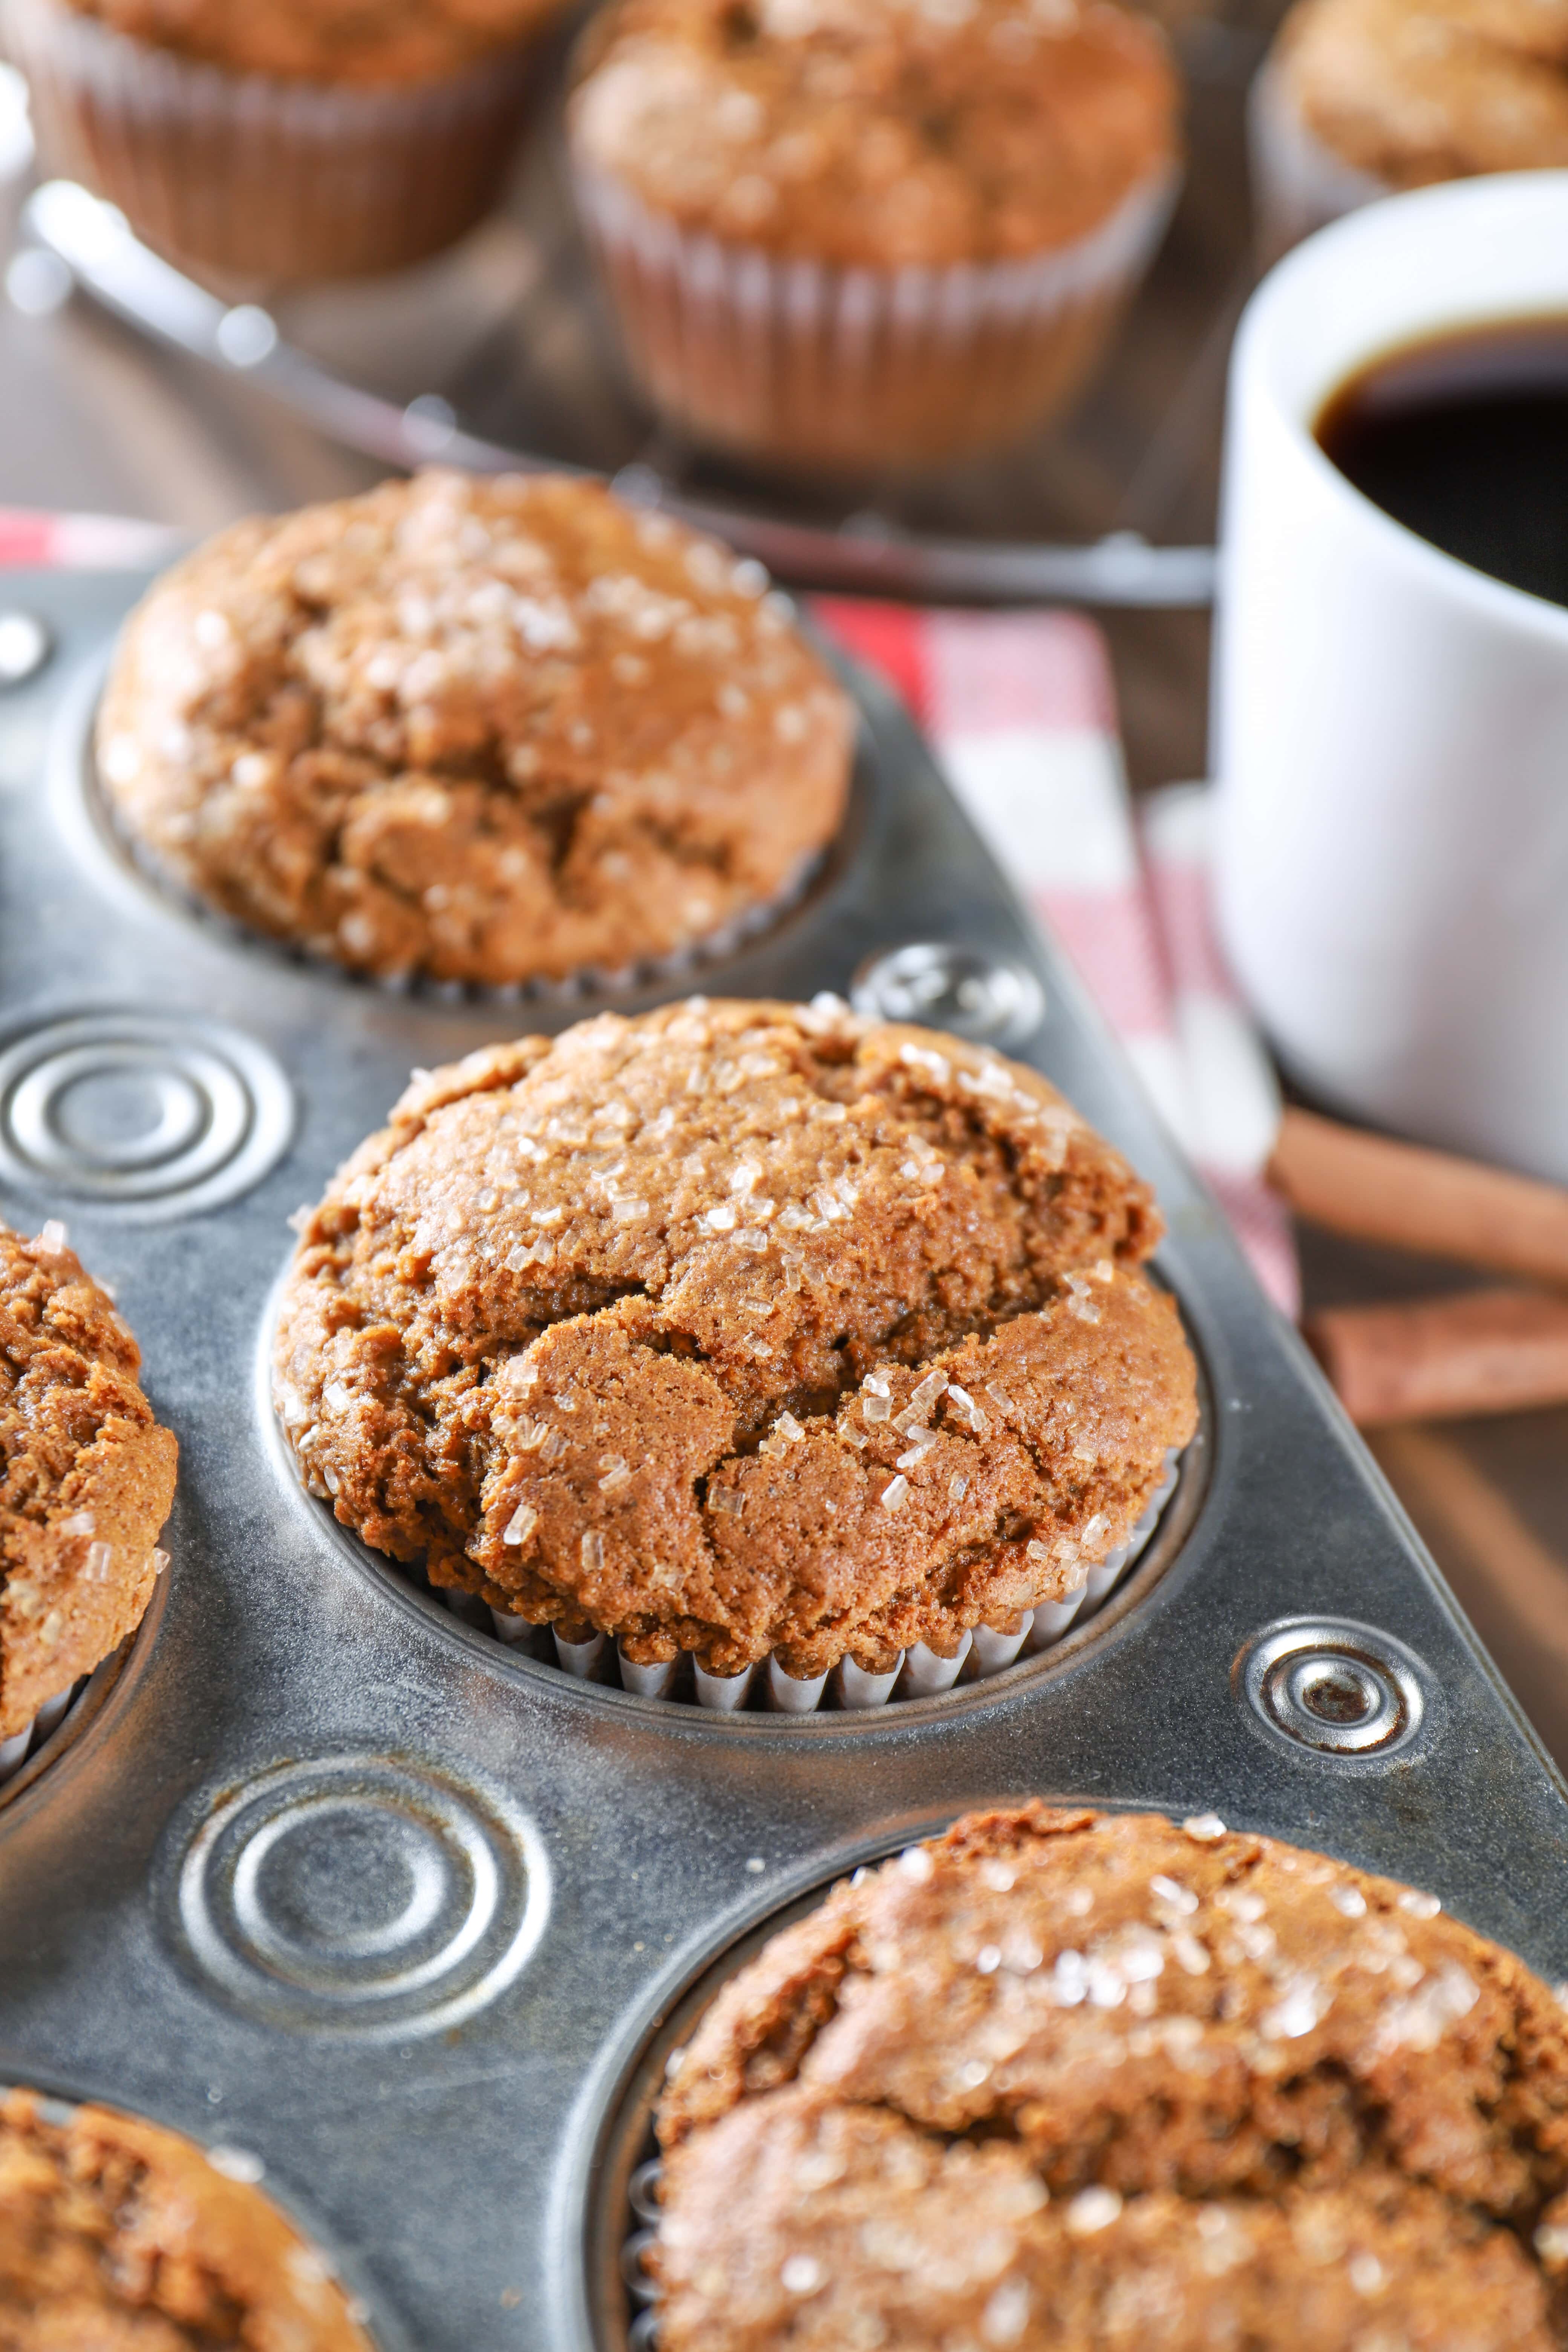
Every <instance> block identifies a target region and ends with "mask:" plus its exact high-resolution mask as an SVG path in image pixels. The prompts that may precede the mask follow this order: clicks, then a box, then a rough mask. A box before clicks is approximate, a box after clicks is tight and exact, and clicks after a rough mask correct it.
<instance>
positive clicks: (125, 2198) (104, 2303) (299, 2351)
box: [0, 2089, 371, 2352]
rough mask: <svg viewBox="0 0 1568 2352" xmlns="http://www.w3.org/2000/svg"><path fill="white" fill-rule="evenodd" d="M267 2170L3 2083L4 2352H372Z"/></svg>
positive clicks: (136, 2120)
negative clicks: (262, 2178)
mask: <svg viewBox="0 0 1568 2352" xmlns="http://www.w3.org/2000/svg"><path fill="white" fill-rule="evenodd" d="M260 2171H261V2167H260V2165H259V2163H258V2161H257V2159H256V2158H254V2157H251V2156H248V2155H247V2153H245V2152H244V2151H241V2150H237V2149H232V2148H230V2149H225V2148H221V2147H215V2148H214V2149H212V2150H211V2152H210V2154H209V2153H208V2151H206V2150H205V2149H203V2148H200V2147H196V2146H195V2144H194V2142H192V2141H190V2140H186V2139H183V2138H182V2137H180V2136H179V2134H178V2133H176V2132H171V2131H164V2130H163V2129H161V2128H160V2127H159V2126H156V2125H154V2124H149V2123H145V2122H143V2121H142V2119H141V2118H140V2117H139V2116H127V2115H121V2114H119V2113H117V2112H116V2111H115V2110H114V2109H112V2108H110V2107H100V2106H65V2105H62V2104H61V2103H60V2102H59V2101H58V2100H55V2099H47V2098H41V2097H40V2096H39V2095H37V2093H36V2092H33V2091H28V2090H10V2091H6V2090H3V2089H0V2352H220V2347H232V2352H241V2347H244V2352H371V2345H370V2339H369V2337H368V2336H366V2334H365V2332H364V2330H363V2327H362V2326H360V2324H359V2318H358V2316H357V2315H356V2307H355V2305H354V2304H353V2300H352V2299H351V2298H350V2297H349V2296H348V2295H347V2294H345V2293H344V2292H343V2289H342V2286H341V2285H340V2284H338V2282H337V2280H336V2279H335V2278H334V2277H333V2275H332V2272H331V2266H330V2264H329V2263H327V2261H326V2260H325V2258H324V2257H323V2256H322V2255H321V2253H320V2252H318V2251H317V2250H316V2248H315V2247H314V2246H311V2245H310V2244H308V2243H307V2242H305V2240H304V2239H302V2238H301V2237H300V2235H299V2233H298V2232H297V2231H295V2230H294V2228H293V2227H292V2226H291V2224H290V2223H289V2222H288V2221H285V2220H284V2218H283V2215H282V2214H281V2213H280V2212H279V2210H278V2209H277V2207H276V2206H275V2205H274V2204H273V2203H272V2201H271V2200H270V2199H269V2198H268V2197H266V2196H265V2195H263V2193H262V2192H261V2190H260V2189H258V2188H256V2187H255V2186H253V2185H252V2184H253V2183H254V2181H255V2180H256V2179H258V2177H259V2175H260Z"/></svg>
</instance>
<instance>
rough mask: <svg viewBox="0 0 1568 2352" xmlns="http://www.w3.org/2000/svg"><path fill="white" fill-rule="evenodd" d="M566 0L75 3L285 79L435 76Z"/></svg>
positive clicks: (106, 21)
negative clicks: (238, 3) (240, 3)
mask: <svg viewBox="0 0 1568 2352" xmlns="http://www.w3.org/2000/svg"><path fill="white" fill-rule="evenodd" d="M561 4H562V0H242V5H237V0H68V5H70V6H71V7H73V8H74V9H75V10H76V11H77V13H78V15H79V16H94V17H96V18H97V19H98V21H99V22H100V24H102V25H107V26H109V27H110V29H111V30H112V31H114V32H117V33H127V34H129V35H131V37H132V38H133V39H135V40H139V41H152V42H154V43H156V44H157V46H158V47H160V48H166V49H174V50H177V51H178V52H179V54H180V55H181V56H182V57H187V58H198V59H200V60H202V61H203V62H205V64H208V65H216V66H226V67H227V68H228V69H229V70H230V71H231V72H234V73H259V74H271V75H274V76H276V77H277V78H278V79H280V80H285V81H324V82H352V83H360V84H368V85H375V84H378V83H379V84H396V83H407V82H420V81H431V80H437V79H441V78H442V77H444V76H446V75H448V74H454V73H458V72H460V71H461V70H462V68H464V67H465V66H468V65H472V64H474V63H476V62H477V61H479V60H480V59H482V58H486V57H489V55H491V54H492V52H494V51H495V50H497V49H500V48H504V47H507V46H508V45H509V44H510V43H511V42H513V41H517V40H520V39H522V38H523V37H526V36H527V35H528V34H530V33H531V32H533V31H534V29H535V28H536V26H539V25H541V24H542V23H543V22H544V21H545V20H546V19H547V18H549V17H551V16H556V15H558V14H559V13H560V8H561Z"/></svg>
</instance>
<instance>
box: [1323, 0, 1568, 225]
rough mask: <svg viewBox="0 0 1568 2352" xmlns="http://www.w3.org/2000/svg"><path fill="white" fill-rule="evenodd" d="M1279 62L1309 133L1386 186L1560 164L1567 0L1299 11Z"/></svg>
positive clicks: (1433, 0) (1566, 159) (1354, 1)
mask: <svg viewBox="0 0 1568 2352" xmlns="http://www.w3.org/2000/svg"><path fill="white" fill-rule="evenodd" d="M1277 54H1278V56H1279V70H1280V72H1281V74H1282V76H1283V80H1284V87H1285V88H1286V89H1287V90H1288V91H1289V94H1290V96H1291V97H1292V98H1293V99H1294V100H1295V102H1296V106H1297V108H1298V110H1299V111H1300V115H1301V117H1302V120H1303V121H1305V123H1306V124H1307V127H1308V129H1309V130H1310V131H1313V132H1315V133H1316V135H1317V137H1318V138H1319V139H1321V141H1322V142H1323V143H1324V144H1325V145H1326V146H1328V147H1331V148H1332V149H1333V151H1334V152H1335V153H1336V154H1338V155H1340V156H1341V157H1342V158H1343V160H1344V161H1345V162H1346V163H1352V164H1354V165H1355V166H1356V168H1357V169H1358V170H1360V171H1363V172H1368V173H1372V174H1373V177H1374V178H1376V179H1379V180H1382V181H1384V183H1385V184H1387V185H1389V186H1391V187H1398V188H1413V187H1419V186H1422V185H1425V184H1427V183H1429V182H1432V181H1435V180H1453V179H1461V178H1463V177H1465V176H1466V175H1467V174H1468V173H1476V172H1515V171H1527V170H1541V169H1547V168H1550V167H1561V166H1563V165H1564V164H1568V5H1565V0H1302V5H1299V6H1298V7H1297V8H1295V9H1294V10H1293V11H1292V12H1291V14H1290V16H1289V17H1288V18H1287V19H1286V22H1285V26H1284V29H1283V31H1282V33H1281V36H1280V41H1279V50H1278V53H1277Z"/></svg>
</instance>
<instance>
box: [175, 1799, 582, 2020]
mask: <svg viewBox="0 0 1568 2352" xmlns="http://www.w3.org/2000/svg"><path fill="white" fill-rule="evenodd" d="M548 1885H549V1881H548V1870H547V1866H546V1864H545V1861H544V1857H543V1853H542V1850H541V1848H540V1847H539V1844H538V1841H537V1839H536V1837H535V1836H534V1833H533V1832H532V1831H531V1828H530V1826H529V1825H528V1823H527V1822H524V1821H523V1819H522V1818H521V1815H520V1814H518V1813H517V1812H516V1811H514V1809H513V1808H512V1807H511V1805H510V1803H509V1802H508V1801H506V1800H505V1799H504V1798H502V1797H500V1796H498V1795H495V1794H492V1793H489V1792H485V1791H481V1790H477V1789H475V1788H473V1787H471V1786H469V1785H468V1784H466V1783H464V1782H461V1781H459V1780H457V1779H456V1778H455V1777H454V1776H453V1775H451V1774H450V1773H448V1772H447V1771H445V1770H444V1769H441V1768H440V1767H439V1766H437V1765H434V1764H428V1763H419V1764H413V1763H409V1762H407V1761H405V1760H403V1759H395V1758H392V1757H384V1756H374V1755H344V1756H328V1757H321V1758H316V1759H311V1760H309V1761H306V1762H301V1763H290V1764H281V1765H277V1766H274V1767H273V1768H271V1769H268V1770H265V1771H262V1772H260V1773H258V1774H257V1775H256V1776H255V1778H253V1779H252V1780H247V1781H246V1782H245V1783H244V1784H243V1786H242V1787H240V1788H239V1789H237V1790H234V1791H233V1792H232V1793H231V1794H230V1795H229V1796H228V1797H226V1799H225V1801H224V1802H223V1803H222V1804H221V1805H219V1806H218V1807H217V1809H216V1811H214V1812H212V1813H211V1814H209V1815H208V1816H207V1818H206V1819H205V1821H204V1822H203V1823H202V1825H201V1827H200V1829H199V1830H198V1831H197V1833H196V1835H195V1838H194V1839H193V1841H192V1843H191V1844H190V1846H189V1848H188V1850H187V1852H186V1853H185V1856H184V1861H183V1863H182V1864H181V1866H180V1872H179V1885H178V1911H179V1924H180V1929H181V1932H182V1934H183V1937H184V1942H185V1944H186V1946H187V1947H188V1948H189V1950H190V1952H191V1954H192V1956H193V1957H194V1958H195V1961H196V1962H197V1964H198V1966H199V1967H200V1969H202V1971H203V1973H204V1975H205V1976H206V1977H207V1978H208V1979H210V1980H211V1981H212V1982H213V1983H214V1984H215V1985H216V1987H217V1988H218V1989H219V1990H221V1991H222V1992H223V1993H225V1994H226V1996H227V1998H228V1999H229V2000H232V2001H233V2002H234V2003H235V2005H236V2006H237V2008H240V2009H243V2010H246V2011H248V2012H249V2013H250V2014H252V2015H253V2016H258V2017H261V2018H263V2019H265V2020H266V2021H268V2023H272V2024H279V2025H284V2026H288V2027H292V2028H295V2029H310V2028H315V2029H318V2030H326V2031H328V2032H350V2033H360V2034H363V2033H370V2034H381V2033H388V2034H390V2033H396V2034H398V2035H405V2034H409V2033H419V2032H434V2031H436V2030H437V2029H438V2028H444V2027H447V2026H450V2025H453V2024H456V2023H457V2022H458V2021H460V2020H461V2019H463V2018H465V2017H468V2016H471V2015H472V2014H473V2012H474V2011H476V2010H478V2009H480V2008H483V2007H484V2006H485V2005H486V2003H487V2002H489V2001H490V2000H494V1998H495V1996H496V1995H497V1994H498V1993H499V1992H500V1990H502V1989H503V1987H504V1986H506V1985H508V1984H510V1982H511V1980H512V1979H513V1978H514V1977H515V1976H516V1975H517V1973H518V1971H519V1969H521V1967H522V1965H523V1962H524V1961H525V1960H526V1958H528V1955H529V1953H530V1951H531V1949H532V1948H533V1946H534V1944H535V1943H536V1942H537V1940H538V1937H539V1934H540V1931H541V1929H542V1926H543V1923H544V1914H545V1910H546V1908H547V1907H548Z"/></svg>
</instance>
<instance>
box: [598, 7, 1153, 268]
mask: <svg viewBox="0 0 1568 2352" xmlns="http://www.w3.org/2000/svg"><path fill="white" fill-rule="evenodd" d="M579 77H580V78H579V81H578V86H577V88H576V90H575V92H574V98H573V100H572V109H571V125H572V135H573V143H574V152H575V154H576V157H577V159H578V161H579V163H582V164H584V165H585V166H587V167H588V168H589V169H591V170H597V171H601V172H604V173H609V174H611V175H612V176H613V177H615V178H616V179H619V180H622V181H624V182H626V184H628V185H630V186H631V187H632V188H634V189H635V190H636V191H637V194H639V195H640V196H641V197H642V198H643V199H644V200H645V201H646V202H647V204H648V205H651V206H652V207H653V208H654V209H655V211H656V212H658V213H659V214H661V215H671V216H673V217H674V218H675V219H677V220H679V222H681V223H682V224H683V225H684V226H687V227H689V228H708V229H711V230H712V231H713V232H714V233H715V234H716V235H718V236H721V237H726V238H729V239H731V240H734V241H737V242H740V243H742V244H746V245H754V246H759V247H765V248H766V249H767V250H769V251H770V252H775V253H786V254H796V255H805V256H808V257H811V258H813V259H816V260H819V261H824V262H834V263H839V264H844V265H854V264H857V263H865V264H868V265H869V266H871V267H873V268H896V267H899V266H900V265H905V264H923V265H926V266H928V267H942V266H944V265H949V264H952V263H955V262H964V261H977V262H978V261H1002V260H1007V259H1020V258H1022V259H1027V258H1030V257H1035V256H1037V255H1040V254H1044V253H1049V252H1052V251H1054V250H1055V249H1056V248H1057V247H1060V246H1063V245H1067V244H1070V243H1071V242H1073V241H1074V240H1075V239H1077V238H1079V237H1081V236H1086V235H1087V234H1088V233H1089V231H1091V230H1092V229H1095V228H1097V227H1098V226H1100V223H1101V222H1102V221H1104V220H1105V219H1107V218H1108V217H1109V216H1110V214H1111V213H1113V212H1114V211H1115V209H1116V207H1117V206H1118V205H1120V204H1121V202H1122V200H1123V198H1125V197H1126V196H1128V195H1129V194H1131V192H1132V190H1133V189H1134V188H1135V187H1138V186H1141V185H1144V184H1147V183H1149V182H1150V181H1151V179H1153V178H1157V177H1158V176H1159V175H1160V174H1161V173H1163V172H1167V171H1169V170H1170V169H1171V167H1172V166H1173V163H1174V162H1175V158H1176V153H1177V115H1178V84H1177V80H1176V76H1175V72H1174V69H1173V66H1172V64H1171V60H1170V57H1169V54H1168V52H1167V50H1166V47H1165V43H1164V40H1163V36H1162V35H1161V33H1160V32H1159V30H1158V28H1157V27H1156V26H1154V25H1152V23H1151V22H1150V21H1149V20H1148V19H1147V18H1145V17H1142V16H1137V15H1135V14H1133V13H1132V12H1131V11H1130V10H1128V9H1124V8H1121V7H1120V6H1117V5H1114V4H1113V0H619V5H612V6H611V7H609V8H607V9H605V11H603V12H602V13H601V15H600V16H598V17H596V18H595V21H594V23H593V24H592V25H591V26H590V28H589V31H588V33H587V35H586V37H585V39H584V46H583V49H582V52H581V63H580V66H579Z"/></svg>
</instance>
